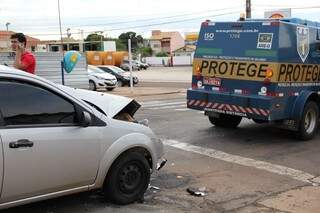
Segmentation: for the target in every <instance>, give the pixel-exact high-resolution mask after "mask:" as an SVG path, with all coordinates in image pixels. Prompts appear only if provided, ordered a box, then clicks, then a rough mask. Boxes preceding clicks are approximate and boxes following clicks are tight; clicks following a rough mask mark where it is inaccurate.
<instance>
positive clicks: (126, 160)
mask: <svg viewBox="0 0 320 213" xmlns="http://www.w3.org/2000/svg"><path fill="white" fill-rule="evenodd" d="M0 91H1V93H0V142H1V146H0V192H1V194H0V208H8V207H11V206H16V205H21V204H26V203H30V202H34V201H40V200H44V199H49V198H54V197H58V196H62V195H67V194H72V193H77V192H83V191H88V190H92V189H102V190H103V192H104V194H105V197H106V199H107V200H110V201H112V202H114V203H117V204H128V203H131V202H134V201H136V200H139V199H141V198H142V197H143V194H144V192H145V191H146V189H147V187H148V184H149V181H150V174H151V173H152V172H154V171H156V170H157V169H159V168H160V167H162V166H163V165H164V163H165V160H164V159H163V158H162V156H163V144H162V142H161V141H160V140H159V139H158V138H157V137H156V136H155V135H154V133H153V132H152V130H151V129H150V128H149V127H147V126H145V125H142V124H140V123H139V121H136V120H135V119H134V117H133V115H134V113H135V112H136V111H137V110H138V108H139V107H140V105H139V104H138V103H137V102H136V101H135V100H132V99H128V98H125V97H120V96H114V95H108V94H104V93H98V92H93V91H88V90H82V89H73V88H70V87H65V86H61V85H57V84H55V83H52V82H50V81H47V80H45V79H43V78H41V77H38V76H35V75H31V74H28V73H26V72H22V71H18V70H15V69H12V68H9V67H5V66H1V65H0Z"/></svg>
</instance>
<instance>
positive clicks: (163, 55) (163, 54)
mask: <svg viewBox="0 0 320 213" xmlns="http://www.w3.org/2000/svg"><path fill="white" fill-rule="evenodd" d="M168 56H169V55H168V53H166V52H159V53H157V54H156V57H168Z"/></svg>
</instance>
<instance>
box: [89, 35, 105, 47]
mask: <svg viewBox="0 0 320 213" xmlns="http://www.w3.org/2000/svg"><path fill="white" fill-rule="evenodd" d="M104 40H105V38H104V36H103V35H99V34H97V33H92V34H89V35H88V36H87V38H86V39H85V41H89V42H90V41H91V42H92V43H90V45H89V46H90V47H89V49H90V50H102V42H101V41H104ZM86 46H88V45H86Z"/></svg>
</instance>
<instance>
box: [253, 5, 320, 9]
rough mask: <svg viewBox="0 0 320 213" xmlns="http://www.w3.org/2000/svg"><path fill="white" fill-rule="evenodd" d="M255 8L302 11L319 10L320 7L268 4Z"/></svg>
mask: <svg viewBox="0 0 320 213" xmlns="http://www.w3.org/2000/svg"><path fill="white" fill-rule="evenodd" d="M254 6H255V7H277V8H279V7H283V8H290V9H294V10H302V9H319V8H320V5H315V6H289V5H270V4H269V5H268V4H255V5H254Z"/></svg>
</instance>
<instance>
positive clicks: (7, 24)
mask: <svg viewBox="0 0 320 213" xmlns="http://www.w3.org/2000/svg"><path fill="white" fill-rule="evenodd" d="M9 25H10V23H9V22H7V23H6V28H7V31H9Z"/></svg>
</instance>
